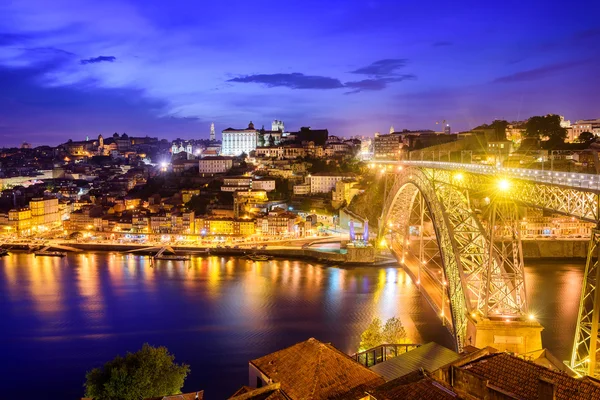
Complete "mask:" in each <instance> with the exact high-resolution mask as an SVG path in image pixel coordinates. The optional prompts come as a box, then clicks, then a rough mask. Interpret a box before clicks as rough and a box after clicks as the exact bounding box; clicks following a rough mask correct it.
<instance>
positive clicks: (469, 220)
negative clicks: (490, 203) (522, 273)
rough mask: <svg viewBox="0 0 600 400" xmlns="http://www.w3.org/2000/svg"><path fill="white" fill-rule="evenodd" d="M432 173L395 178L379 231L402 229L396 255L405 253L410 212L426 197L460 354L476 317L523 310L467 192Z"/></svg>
mask: <svg viewBox="0 0 600 400" xmlns="http://www.w3.org/2000/svg"><path fill="white" fill-rule="evenodd" d="M432 174H433V172H432V170H427V169H421V168H413V167H407V168H405V169H403V170H402V171H400V172H399V173H396V174H394V176H393V177H394V180H393V183H392V185H391V187H389V190H388V191H387V193H388V195H387V196H386V199H385V203H384V212H383V215H382V221H381V223H380V226H382V227H387V226H388V224H390V223H391V224H393V226H394V227H395V228H396V227H397V229H395V230H394V234H395V235H397V237H398V238H399V240H397V241H396V244H397V246H398V248H397V249H396V251H402V253H404V247H403V246H404V245H405V244H406V240H407V239H408V229H409V225H410V214H411V210H412V209H413V205H414V204H415V202H416V201H417V198H418V197H419V196H422V199H423V201H424V203H425V206H426V209H427V211H428V213H429V216H430V219H431V221H432V225H433V229H434V231H435V236H436V240H437V244H438V247H439V253H440V258H441V264H442V268H443V271H444V276H445V281H446V282H447V288H446V291H447V293H446V295H447V298H448V300H449V302H450V312H451V321H452V330H451V331H452V333H453V335H454V337H455V340H456V343H457V348H458V349H459V350H460V349H462V347H463V345H464V344H465V343H466V341H467V335H468V334H469V333H468V332H467V331H468V325H469V322H470V321H473V320H474V318H475V317H480V316H486V317H487V316H488V315H490V314H494V313H496V314H502V313H505V312H506V311H507V310H506V308H507V304H508V308H512V310H509V312H512V311H515V310H514V309H517V308H519V306H518V304H514V302H513V304H511V300H510V293H512V290H511V288H508V287H507V286H506V283H505V282H503V281H502V282H499V281H498V280H497V279H495V278H494V277H497V276H502V274H501V273H499V270H500V268H501V266H500V265H499V263H498V261H497V260H496V259H495V256H494V254H493V253H492V251H491V247H490V244H489V240H488V237H487V235H486V230H485V229H484V227H483V226H482V224H481V222H480V221H479V219H478V218H477V216H476V215H475V214H474V213H473V211H472V210H471V208H470V202H469V198H468V194H467V192H466V191H464V190H463V189H460V188H459V187H457V186H454V185H452V184H449V183H447V182H440V181H438V180H436V179H434V178H435V177H434V176H433V175H432ZM392 242H393V240H392ZM392 247H394V246H392ZM490 260H491V262H490ZM442 290H443V289H442ZM442 307H443V305H442ZM519 311H520V310H519ZM517 312H518V311H517Z"/></svg>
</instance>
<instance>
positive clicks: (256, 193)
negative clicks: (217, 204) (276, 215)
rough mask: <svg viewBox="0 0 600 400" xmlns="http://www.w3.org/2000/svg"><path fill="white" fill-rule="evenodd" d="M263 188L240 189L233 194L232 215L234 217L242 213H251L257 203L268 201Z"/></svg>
mask: <svg viewBox="0 0 600 400" xmlns="http://www.w3.org/2000/svg"><path fill="white" fill-rule="evenodd" d="M268 200H269V199H268V197H267V192H265V191H264V190H240V191H237V192H235V193H234V194H233V215H234V217H236V218H239V217H240V216H242V215H244V214H252V213H253V212H254V209H255V208H257V207H256V206H257V205H260V204H264V203H266V202H267V201H268Z"/></svg>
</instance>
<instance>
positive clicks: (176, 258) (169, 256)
mask: <svg viewBox="0 0 600 400" xmlns="http://www.w3.org/2000/svg"><path fill="white" fill-rule="evenodd" d="M153 258H154V259H155V260H167V261H189V259H190V256H179V255H176V254H161V255H160V256H154V257H153Z"/></svg>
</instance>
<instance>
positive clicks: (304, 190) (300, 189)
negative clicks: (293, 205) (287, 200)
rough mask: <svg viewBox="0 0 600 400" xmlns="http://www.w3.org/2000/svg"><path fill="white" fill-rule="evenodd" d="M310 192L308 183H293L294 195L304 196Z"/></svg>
mask: <svg viewBox="0 0 600 400" xmlns="http://www.w3.org/2000/svg"><path fill="white" fill-rule="evenodd" d="M307 194H310V185H309V184H306V183H303V184H301V185H294V195H295V196H305V195H307Z"/></svg>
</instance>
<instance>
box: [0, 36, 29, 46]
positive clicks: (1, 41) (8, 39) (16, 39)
mask: <svg viewBox="0 0 600 400" xmlns="http://www.w3.org/2000/svg"><path fill="white" fill-rule="evenodd" d="M26 39H27V35H19V34H14V33H0V46H10V45H12V44H16V43H20V42H22V41H24V40H26Z"/></svg>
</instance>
